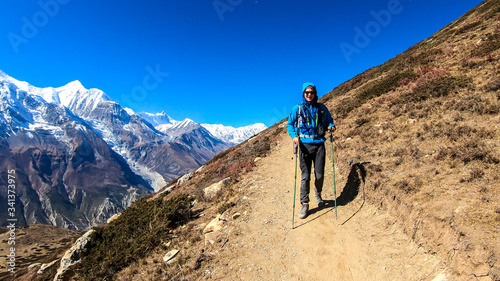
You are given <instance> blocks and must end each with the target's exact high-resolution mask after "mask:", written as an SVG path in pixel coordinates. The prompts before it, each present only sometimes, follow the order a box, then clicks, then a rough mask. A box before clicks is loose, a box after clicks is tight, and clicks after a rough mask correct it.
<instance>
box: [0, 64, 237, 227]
mask: <svg viewBox="0 0 500 281" xmlns="http://www.w3.org/2000/svg"><path fill="white" fill-rule="evenodd" d="M0 101H1V104H0V132H1V133H2V136H1V138H0V158H1V160H2V161H1V163H2V165H3V166H4V167H3V168H4V169H3V170H2V171H3V172H2V171H0V173H5V172H6V171H8V170H11V169H15V170H16V171H17V173H18V174H19V176H20V180H19V183H20V187H19V188H20V190H22V191H21V192H20V193H19V196H18V198H19V199H20V202H19V204H18V205H17V206H19V207H20V208H22V212H19V213H17V214H18V215H19V216H20V217H19V219H20V221H21V222H22V221H24V222H25V223H27V224H32V223H49V224H54V225H59V226H64V227H69V228H76V229H85V228H88V227H90V226H92V225H95V224H98V223H102V222H104V221H105V220H106V219H107V218H108V217H109V216H111V215H112V214H114V213H116V212H118V211H120V210H122V209H124V208H126V207H127V206H128V205H130V203H131V202H132V201H134V200H135V199H137V198H138V197H141V196H144V195H146V194H148V193H150V192H152V191H153V188H154V189H155V190H158V189H159V188H161V187H163V186H164V185H165V184H166V183H167V182H169V181H171V180H173V179H175V178H177V177H178V176H180V175H183V174H185V173H187V172H190V171H192V170H194V169H196V168H198V167H199V166H200V165H202V164H203V163H205V162H206V161H208V160H210V159H211V158H212V157H213V156H215V155H216V154H218V153H219V152H221V151H223V150H225V149H227V148H229V147H230V146H231V145H234V144H235V142H226V141H223V140H221V139H219V138H217V137H215V136H214V135H213V134H212V133H210V132H209V130H207V129H206V128H205V127H204V126H201V125H200V124H197V123H195V122H194V121H192V120H190V119H185V120H183V121H176V120H173V119H172V118H170V117H169V116H168V115H166V114H165V113H164V112H162V113H158V114H150V113H145V112H141V113H139V114H136V113H135V112H134V111H133V110H132V109H128V108H122V107H121V105H120V104H118V103H117V102H115V101H113V100H112V99H111V98H110V97H109V96H107V95H106V94H105V93H104V92H103V91H101V90H99V89H86V88H85V87H83V85H82V84H81V83H80V82H79V81H73V82H71V83H69V84H67V85H65V86H62V87H58V88H52V87H47V88H38V87H34V86H32V85H30V84H29V83H27V82H23V81H18V80H16V79H14V78H12V77H10V76H8V75H7V74H5V73H4V72H1V71H0ZM220 136H222V135H221V134H219V137H220ZM2 178H7V177H6V176H5V177H2ZM6 200H7V194H6V191H4V190H3V191H2V192H0V201H5V203H7V201H6ZM21 206H22V207H21ZM4 216H5V215H4ZM3 221H4V222H5V221H6V220H3ZM21 224H22V223H21Z"/></svg>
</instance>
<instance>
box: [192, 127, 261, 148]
mask: <svg viewBox="0 0 500 281" xmlns="http://www.w3.org/2000/svg"><path fill="white" fill-rule="evenodd" d="M201 125H202V126H203V127H204V128H205V129H207V130H208V131H209V132H210V133H211V134H212V135H213V136H214V137H216V138H218V139H220V140H222V141H224V142H226V143H232V144H239V143H242V142H243V141H245V140H247V139H249V138H250V137H252V136H254V135H256V134H258V133H260V132H262V131H263V130H265V129H266V128H267V127H266V125H264V124H262V123H257V124H253V125H249V126H245V127H239V128H234V127H231V126H224V125H217V124H216V125H213V124H201Z"/></svg>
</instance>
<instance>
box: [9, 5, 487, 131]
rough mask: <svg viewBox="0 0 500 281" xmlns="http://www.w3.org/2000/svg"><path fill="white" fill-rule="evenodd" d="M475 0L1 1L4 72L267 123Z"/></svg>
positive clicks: (169, 108)
mask: <svg viewBox="0 0 500 281" xmlns="http://www.w3.org/2000/svg"><path fill="white" fill-rule="evenodd" d="M480 2H482V1H480V0H438V1H436V0H399V1H397V0H383V1H378V0H377V1H375V0H373V1H368V0H366V1H359V0H353V1H333V0H314V1H311V0H287V1H272V0H258V1H255V0H216V1H214V0H204V1H201V0H190V1H188V0H182V1H181V0H178V1H173V0H157V1H153V0H146V1H129V0H122V1H105V0H99V1H97V0H86V1H76V0H40V1H25V0H19V1H3V3H2V17H0V34H1V37H0V69H1V70H3V71H4V72H6V73H7V74H9V75H10V76H12V77H14V78H16V79H18V80H21V81H27V82H29V83H30V84H32V85H34V86H37V87H49V86H51V87H59V86H62V85H65V84H67V83H69V82H71V81H73V80H79V81H80V82H81V83H82V84H83V86H85V87H86V88H98V89H101V90H103V91H104V92H106V93H107V94H108V95H109V96H110V97H111V98H113V99H114V100H115V101H117V102H119V103H120V104H122V105H123V106H124V107H130V108H132V109H133V110H135V111H136V112H139V111H147V112H151V113H156V112H161V111H165V112H166V113H167V114H168V115H170V116H171V117H172V118H174V119H176V120H182V119H184V118H191V119H193V120H194V121H196V122H199V123H218V124H224V125H230V126H234V127H239V126H245V125H249V124H253V123H256V122H262V123H264V124H266V125H267V126H270V125H272V124H274V123H275V122H277V121H279V120H281V119H282V118H285V117H286V116H287V114H288V113H289V111H290V110H291V108H292V106H293V105H295V104H296V103H297V102H299V101H300V99H301V93H300V92H301V86H302V83H303V82H313V83H315V84H316V85H317V87H318V91H319V94H320V96H322V95H324V94H326V93H327V92H328V91H330V90H332V89H333V88H334V87H336V86H337V85H339V84H340V83H342V82H344V81H346V80H348V79H350V78H352V77H353V76H355V75H357V74H359V73H361V72H363V71H364V70H366V69H368V68H370V67H373V66H376V65H379V64H382V63H384V62H385V61H387V60H389V59H390V58H392V57H394V56H396V55H397V54H399V53H401V52H403V51H405V50H407V49H408V48H409V47H411V46H413V45H414V44H416V43H418V42H419V41H421V40H423V39H425V38H428V37H429V36H431V35H432V34H433V33H435V32H436V31H438V30H439V29H441V28H442V27H444V26H445V25H447V24H448V23H450V22H452V21H454V20H455V19H457V18H459V17H460V16H461V15H463V14H464V13H466V12H467V11H468V10H470V9H472V8H473V7H475V6H476V5H478V4H479V3H480ZM360 32H361V33H362V35H361V34H360Z"/></svg>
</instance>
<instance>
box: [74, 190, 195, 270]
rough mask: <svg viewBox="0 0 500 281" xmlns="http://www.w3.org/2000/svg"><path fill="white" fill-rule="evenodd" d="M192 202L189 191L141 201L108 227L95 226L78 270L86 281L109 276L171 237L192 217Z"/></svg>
mask: <svg viewBox="0 0 500 281" xmlns="http://www.w3.org/2000/svg"><path fill="white" fill-rule="evenodd" d="M192 201H193V198H192V197H190V196H188V195H186V194H181V195H178V196H176V197H173V198H171V199H169V200H163V197H160V198H157V199H154V200H151V201H148V200H143V199H140V200H138V201H137V202H135V203H134V204H133V205H132V206H131V207H129V208H127V209H126V210H124V211H123V213H122V214H121V216H120V217H118V218H117V219H116V220H115V221H113V222H111V223H110V224H109V226H107V227H95V228H94V230H95V232H94V234H93V235H92V236H91V240H90V246H89V249H88V251H87V252H86V253H85V255H84V256H83V257H82V262H81V263H80V264H79V265H78V266H77V267H76V268H75V273H76V274H77V275H78V277H80V278H82V279H85V280H104V279H110V278H111V277H112V276H113V275H115V274H116V273H117V272H119V271H120V270H121V269H123V268H125V267H127V266H128V265H130V264H131V263H132V262H134V261H137V260H138V259H140V258H142V257H144V256H145V255H146V254H147V253H149V252H150V251H151V250H153V249H155V248H156V247H158V246H159V245H161V244H162V242H165V241H167V240H169V233H170V231H171V230H172V229H173V228H175V227H176V226H178V225H181V224H183V223H185V222H187V221H188V220H189V219H190V215H191V203H192Z"/></svg>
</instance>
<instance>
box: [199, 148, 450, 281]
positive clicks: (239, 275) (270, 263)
mask: <svg viewBox="0 0 500 281" xmlns="http://www.w3.org/2000/svg"><path fill="white" fill-rule="evenodd" d="M326 148H327V150H328V153H327V156H326V157H327V166H326V169H325V174H326V175H325V177H326V178H325V187H324V191H323V195H324V196H323V198H324V199H325V200H326V202H327V206H326V207H325V208H323V209H318V208H317V205H316V203H315V202H314V199H313V196H311V199H312V200H311V211H312V214H310V215H309V216H308V217H307V218H306V219H303V220H301V219H298V217H297V215H298V212H299V209H300V203H299V200H298V198H299V188H298V186H299V181H300V180H299V178H300V171H298V173H297V178H298V180H297V196H296V210H295V216H296V218H295V229H291V227H292V197H293V184H294V176H293V175H294V167H295V160H294V158H293V154H292V149H291V141H290V140H289V139H288V138H283V139H282V140H281V142H280V144H278V146H277V147H276V148H274V149H273V151H272V153H271V154H270V155H269V156H268V157H266V158H263V159H261V160H260V161H259V162H258V163H257V168H256V169H255V170H254V171H253V172H251V173H248V174H247V175H245V176H244V177H243V180H242V181H240V183H239V188H240V192H241V194H244V197H243V199H241V200H242V201H243V202H244V203H241V204H240V203H239V204H238V205H237V206H236V207H234V208H235V209H236V210H235V211H238V212H241V213H242V214H243V215H242V216H241V217H240V218H238V219H236V220H234V221H231V222H230V224H229V225H228V227H227V228H226V230H225V231H226V238H225V241H226V243H224V244H222V246H220V245H219V246H218V249H216V251H217V252H218V253H217V254H216V255H215V256H214V260H212V262H211V265H212V266H211V267H210V269H209V270H207V271H206V274H207V275H208V276H210V277H211V278H212V279H215V280H405V281H407V280H446V279H444V278H442V277H444V276H445V273H443V269H442V268H441V265H442V264H443V263H441V259H440V257H438V256H435V255H432V254H429V253H426V251H425V249H423V248H422V247H419V245H417V244H415V243H414V242H412V240H411V238H410V237H408V236H407V235H405V234H404V233H403V232H402V230H401V228H400V227H399V225H398V222H397V221H396V219H395V218H394V217H391V216H390V215H389V214H388V213H386V212H385V211H382V210H380V209H379V208H377V207H376V206H373V205H372V204H369V203H368V202H364V204H363V186H362V185H361V187H360V190H359V194H358V196H356V198H354V200H352V201H351V202H349V203H347V204H346V205H344V206H339V207H338V209H337V210H338V218H337V219H336V218H335V212H334V208H333V198H334V196H333V181H332V171H331V162H330V161H331V160H330V161H328V159H331V155H330V152H329V150H330V144H329V142H328V141H327V143H326ZM336 153H337V152H336ZM277 163H280V164H279V165H278V164H277ZM336 175H337V196H339V195H340V193H341V192H342V190H343V189H344V186H345V185H346V181H347V178H348V177H347V175H338V171H337V173H336ZM368 180H369V179H368ZM242 196H243V195H242ZM360 207H361V208H360ZM353 215H354V216H353ZM349 218H350V219H349ZM344 222H345V223H344ZM208 276H205V277H208Z"/></svg>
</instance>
